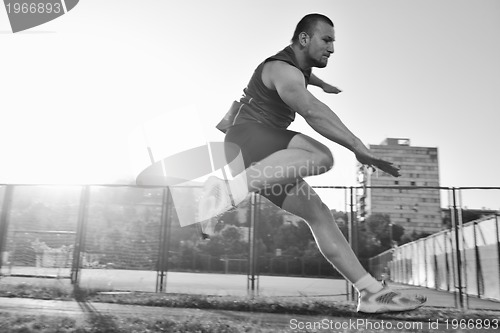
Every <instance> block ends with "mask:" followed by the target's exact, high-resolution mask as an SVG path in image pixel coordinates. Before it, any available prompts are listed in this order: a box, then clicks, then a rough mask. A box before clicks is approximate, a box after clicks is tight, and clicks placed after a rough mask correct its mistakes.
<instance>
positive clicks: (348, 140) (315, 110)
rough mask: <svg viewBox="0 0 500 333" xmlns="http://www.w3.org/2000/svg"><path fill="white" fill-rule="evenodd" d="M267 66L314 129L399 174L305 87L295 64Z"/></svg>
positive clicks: (362, 159) (285, 96) (372, 163)
mask: <svg viewBox="0 0 500 333" xmlns="http://www.w3.org/2000/svg"><path fill="white" fill-rule="evenodd" d="M268 70H269V72H268V77H269V81H270V82H271V84H272V85H273V87H274V88H275V89H276V91H277V92H278V94H279V95H280V97H281V99H282V100H283V101H284V102H285V103H286V104H287V105H288V106H290V107H291V108H292V109H293V110H294V111H296V112H297V113H298V114H300V115H301V116H302V117H304V119H305V120H306V121H307V123H308V124H309V125H310V126H311V127H312V128H313V129H314V130H315V131H316V132H318V133H319V134H321V135H322V136H324V137H325V138H327V139H329V140H331V141H333V142H336V143H338V144H340V145H342V146H344V147H346V148H347V149H349V150H351V151H352V152H353V153H354V154H355V155H356V158H357V159H358V161H359V162H361V163H362V164H365V165H369V166H374V167H377V168H379V169H380V170H382V171H384V172H387V173H389V174H391V175H393V176H395V177H398V176H399V169H398V168H396V167H395V166H393V165H392V163H390V162H388V161H385V160H383V159H380V158H378V157H376V156H375V155H373V154H372V153H371V152H370V150H369V149H368V148H367V147H366V146H365V145H364V144H363V143H362V142H361V140H360V139H359V138H358V137H357V136H355V135H354V134H353V133H352V132H351V131H350V130H349V129H348V128H347V126H345V125H344V123H343V122H342V121H341V120H340V118H339V117H338V116H337V114H335V112H333V110H331V109H330V108H329V107H328V106H327V105H326V104H324V103H323V102H321V101H320V100H318V99H317V98H316V97H314V95H312V94H311V93H310V92H309V91H308V90H307V89H306V88H305V85H304V76H303V75H302V73H301V72H300V71H299V70H298V69H297V68H295V67H293V66H290V65H289V64H287V63H284V62H279V61H276V62H273V63H271V64H270V66H269V67H268Z"/></svg>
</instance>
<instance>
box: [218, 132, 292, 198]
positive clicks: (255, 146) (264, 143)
mask: <svg viewBox="0 0 500 333" xmlns="http://www.w3.org/2000/svg"><path fill="white" fill-rule="evenodd" d="M297 134H299V133H298V132H294V131H290V130H287V129H282V128H273V127H269V126H266V125H263V124H260V123H246V124H239V125H235V126H233V127H231V128H229V130H228V131H227V132H226V138H225V142H231V143H234V144H236V145H238V146H239V148H240V149H241V153H242V156H243V160H244V163H245V168H248V167H249V166H250V165H252V163H256V162H259V161H261V160H263V159H264V158H266V157H267V156H269V155H271V154H272V153H274V152H277V151H279V150H283V149H286V148H287V147H288V144H289V143H290V140H292V138H293V137H294V136H295V135H297ZM290 186H291V184H284V185H273V186H272V187H270V188H266V189H264V190H261V191H260V192H259V194H260V195H262V196H263V197H265V198H267V199H268V200H270V201H271V202H272V203H274V204H275V205H276V206H278V207H282V206H283V202H284V201H285V198H286V195H287V194H286V193H287V192H286V190H287V189H289V188H290Z"/></svg>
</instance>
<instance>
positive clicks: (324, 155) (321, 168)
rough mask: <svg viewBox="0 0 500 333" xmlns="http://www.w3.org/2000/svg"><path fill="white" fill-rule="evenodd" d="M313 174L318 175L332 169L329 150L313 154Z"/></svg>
mask: <svg viewBox="0 0 500 333" xmlns="http://www.w3.org/2000/svg"><path fill="white" fill-rule="evenodd" d="M313 164H314V165H313V166H312V167H313V173H314V174H315V175H320V174H322V173H325V172H327V171H329V170H330V169H331V168H333V155H332V152H331V151H330V150H329V149H325V150H322V151H319V152H316V153H314V158H313Z"/></svg>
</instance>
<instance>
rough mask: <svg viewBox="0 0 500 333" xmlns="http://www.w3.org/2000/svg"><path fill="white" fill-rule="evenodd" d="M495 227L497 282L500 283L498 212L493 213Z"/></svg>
mask: <svg viewBox="0 0 500 333" xmlns="http://www.w3.org/2000/svg"><path fill="white" fill-rule="evenodd" d="M495 229H496V232H497V261H498V265H497V266H498V284H499V285H500V228H499V226H498V214H495Z"/></svg>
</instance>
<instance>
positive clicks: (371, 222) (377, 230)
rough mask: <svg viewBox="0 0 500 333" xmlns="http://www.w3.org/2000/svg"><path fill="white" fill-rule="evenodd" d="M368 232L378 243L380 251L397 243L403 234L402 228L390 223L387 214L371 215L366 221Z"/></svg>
mask: <svg viewBox="0 0 500 333" xmlns="http://www.w3.org/2000/svg"><path fill="white" fill-rule="evenodd" d="M366 226H367V229H368V231H369V232H371V233H372V234H373V236H374V237H375V238H376V239H377V240H378V241H379V242H380V251H381V252H382V251H385V250H388V249H390V248H391V247H392V242H399V241H400V240H401V237H402V236H403V234H404V228H403V227H401V226H400V225H397V224H394V223H391V218H390V216H389V215H388V214H372V215H370V216H369V217H368V218H367V219H366Z"/></svg>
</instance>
